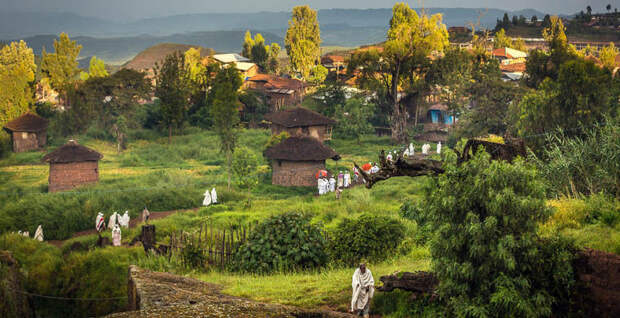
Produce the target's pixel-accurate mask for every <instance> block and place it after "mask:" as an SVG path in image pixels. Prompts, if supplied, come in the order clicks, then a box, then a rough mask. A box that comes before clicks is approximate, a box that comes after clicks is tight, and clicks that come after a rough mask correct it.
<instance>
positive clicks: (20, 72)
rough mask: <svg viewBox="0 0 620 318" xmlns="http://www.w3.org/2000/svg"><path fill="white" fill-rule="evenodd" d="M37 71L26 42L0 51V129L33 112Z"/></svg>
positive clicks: (7, 46) (11, 44)
mask: <svg viewBox="0 0 620 318" xmlns="http://www.w3.org/2000/svg"><path fill="white" fill-rule="evenodd" d="M36 69H37V66H36V64H35V62H34V53H33V51H32V49H31V48H29V47H28V46H27V45H26V42H24V41H19V42H11V43H10V44H9V45H6V46H4V47H2V49H0V127H3V126H4V124H6V123H7V122H9V121H11V120H13V119H15V118H16V117H19V116H20V115H22V114H23V113H25V112H28V111H29V110H31V107H32V104H33V100H32V97H33V96H32V83H33V82H34V79H35V72H36Z"/></svg>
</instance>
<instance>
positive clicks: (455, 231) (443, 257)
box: [422, 151, 574, 317]
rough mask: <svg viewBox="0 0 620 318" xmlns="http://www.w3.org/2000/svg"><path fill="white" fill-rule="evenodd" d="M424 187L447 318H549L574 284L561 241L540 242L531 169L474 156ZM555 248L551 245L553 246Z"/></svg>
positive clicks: (538, 199)
mask: <svg viewBox="0 0 620 318" xmlns="http://www.w3.org/2000/svg"><path fill="white" fill-rule="evenodd" d="M447 157H448V158H450V159H449V162H447V163H446V165H445V169H446V172H445V173H444V174H442V175H440V176H439V177H437V178H435V179H433V180H432V181H431V182H430V183H429V184H428V185H427V186H426V188H425V194H426V196H425V200H424V201H423V206H422V209H424V210H426V213H427V215H428V217H429V222H430V224H431V225H432V232H433V235H432V238H431V244H430V245H431V256H432V268H433V270H434V272H435V273H436V275H437V278H438V279H439V282H440V284H439V289H438V292H439V294H440V296H441V297H442V299H443V300H444V301H445V302H446V306H445V308H444V309H445V311H446V313H445V315H446V316H459V317H465V316H481V317H541V316H546V317H547V316H550V315H551V314H552V308H553V307H554V306H555V305H558V304H561V303H563V301H564V299H565V296H564V295H565V294H566V293H565V291H567V290H570V288H571V287H572V285H573V280H574V279H573V273H572V267H571V262H570V258H571V256H572V253H571V252H570V250H569V249H568V248H567V246H568V244H567V243H563V242H560V243H557V244H556V243H553V244H551V243H549V242H545V241H541V240H540V239H539V237H538V235H537V229H538V224H539V223H540V222H543V221H545V219H546V218H547V216H548V215H549V213H550V209H549V208H548V207H547V206H546V203H545V191H544V189H545V187H544V186H543V184H542V182H541V180H540V178H539V177H538V175H537V173H536V171H535V170H534V169H531V168H530V167H529V166H527V165H526V164H525V163H524V162H523V161H521V160H517V161H516V162H515V163H514V164H509V163H507V162H505V161H492V162H490V163H489V159H490V157H489V155H488V154H487V153H486V152H484V151H479V152H478V153H477V154H476V155H475V156H474V158H473V159H472V160H470V161H468V162H466V163H464V164H462V165H460V166H457V165H456V163H455V158H454V157H453V156H447ZM550 246H553V247H554V248H551V247H550Z"/></svg>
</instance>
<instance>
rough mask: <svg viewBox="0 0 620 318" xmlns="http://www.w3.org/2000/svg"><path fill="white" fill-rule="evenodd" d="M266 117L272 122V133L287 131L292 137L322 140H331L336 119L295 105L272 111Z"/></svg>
mask: <svg viewBox="0 0 620 318" xmlns="http://www.w3.org/2000/svg"><path fill="white" fill-rule="evenodd" d="M265 119H266V120H268V121H270V122H271V134H272V135H277V134H280V133H281V132H283V131H286V132H288V133H289V135H291V137H304V136H309V137H314V138H316V139H317V140H319V141H320V142H323V141H325V140H330V139H331V137H332V128H333V126H334V125H335V124H336V121H335V120H333V119H331V118H329V117H326V116H323V115H321V114H319V113H317V112H315V111H312V110H309V109H307V108H303V107H295V108H290V109H286V110H283V111H279V112H275V113H270V114H267V115H266V116H265Z"/></svg>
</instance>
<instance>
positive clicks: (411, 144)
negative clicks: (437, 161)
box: [409, 143, 415, 156]
mask: <svg viewBox="0 0 620 318" xmlns="http://www.w3.org/2000/svg"><path fill="white" fill-rule="evenodd" d="M413 155H415V147H413V143H410V144H409V156H413Z"/></svg>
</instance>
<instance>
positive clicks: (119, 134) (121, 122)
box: [112, 115, 127, 153]
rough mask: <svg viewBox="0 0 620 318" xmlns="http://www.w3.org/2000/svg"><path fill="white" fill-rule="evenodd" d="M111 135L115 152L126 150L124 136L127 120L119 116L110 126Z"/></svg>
mask: <svg viewBox="0 0 620 318" xmlns="http://www.w3.org/2000/svg"><path fill="white" fill-rule="evenodd" d="M112 134H113V135H114V137H115V138H116V152H118V153H121V151H123V150H124V149H125V148H127V145H126V144H125V143H126V139H125V136H126V134H127V119H125V116H123V115H120V116H118V118H117V119H116V123H114V125H112Z"/></svg>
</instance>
